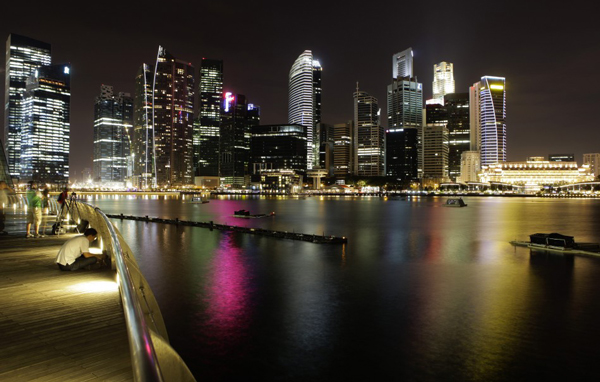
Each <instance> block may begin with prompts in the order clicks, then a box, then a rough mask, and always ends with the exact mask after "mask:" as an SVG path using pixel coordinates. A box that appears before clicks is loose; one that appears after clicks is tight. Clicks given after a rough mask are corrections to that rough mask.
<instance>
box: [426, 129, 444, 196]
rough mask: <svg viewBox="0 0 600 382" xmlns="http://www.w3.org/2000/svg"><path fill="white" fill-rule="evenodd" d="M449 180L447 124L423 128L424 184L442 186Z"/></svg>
mask: <svg viewBox="0 0 600 382" xmlns="http://www.w3.org/2000/svg"><path fill="white" fill-rule="evenodd" d="M447 180H448V129H447V128H446V123H428V124H426V125H425V126H424V127H423V183H429V185H433V184H438V185H439V184H440V183H442V182H446V181H447Z"/></svg>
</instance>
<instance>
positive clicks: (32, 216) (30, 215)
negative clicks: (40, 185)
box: [27, 182, 44, 237]
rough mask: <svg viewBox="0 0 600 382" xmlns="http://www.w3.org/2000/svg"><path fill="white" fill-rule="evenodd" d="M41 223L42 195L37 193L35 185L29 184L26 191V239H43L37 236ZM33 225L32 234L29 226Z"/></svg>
mask: <svg viewBox="0 0 600 382" xmlns="http://www.w3.org/2000/svg"><path fill="white" fill-rule="evenodd" d="M41 221H42V194H41V193H40V192H39V191H38V189H37V187H36V185H35V183H33V182H31V183H30V184H29V190H27V237H43V236H44V235H40V234H39V230H40V223H41ZM32 224H33V234H31V225H32Z"/></svg>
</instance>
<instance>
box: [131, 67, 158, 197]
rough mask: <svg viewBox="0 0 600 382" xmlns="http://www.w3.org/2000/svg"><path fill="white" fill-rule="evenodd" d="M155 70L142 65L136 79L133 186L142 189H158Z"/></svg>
mask: <svg viewBox="0 0 600 382" xmlns="http://www.w3.org/2000/svg"><path fill="white" fill-rule="evenodd" d="M153 83H154V70H153V69H152V68H151V66H150V65H147V64H142V66H141V67H140V69H139V70H138V72H137V75H136V77H135V93H134V98H133V134H132V142H131V143H132V160H133V184H134V185H135V186H137V187H140V188H149V187H156V185H157V184H156V171H155V168H156V162H155V160H154V159H155V146H154V128H153V127H154V125H153V123H152V113H153V110H154V108H153V101H154V97H153V94H154V93H153V90H152V89H153Z"/></svg>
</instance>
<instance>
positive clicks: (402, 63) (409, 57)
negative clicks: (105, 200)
mask: <svg viewBox="0 0 600 382" xmlns="http://www.w3.org/2000/svg"><path fill="white" fill-rule="evenodd" d="M413 56H414V54H413V50H412V48H408V49H406V50H403V51H402V52H398V53H396V54H394V55H393V56H392V78H398V77H413V76H414V74H413Z"/></svg>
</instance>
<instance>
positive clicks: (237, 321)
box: [204, 235, 252, 353]
mask: <svg viewBox="0 0 600 382" xmlns="http://www.w3.org/2000/svg"><path fill="white" fill-rule="evenodd" d="M232 236H233V235H229V236H228V237H226V238H225V237H224V238H223V240H222V241H221V245H220V247H219V248H218V249H217V250H216V251H215V253H214V257H213V261H212V264H211V267H212V268H213V269H212V272H211V278H210V279H209V280H207V286H206V296H205V303H206V311H205V315H206V316H205V317H206V321H205V324H204V325H205V330H206V332H205V333H204V334H205V335H206V336H207V337H209V338H210V340H211V341H214V342H215V343H218V346H217V349H218V351H220V352H224V353H229V352H230V351H232V350H233V348H234V347H235V346H236V345H237V344H238V343H239V342H240V340H241V339H242V338H243V337H245V336H246V334H247V332H248V328H249V326H250V323H251V318H252V306H251V297H252V287H251V285H250V283H249V271H248V269H247V268H246V264H245V261H244V257H243V256H244V253H243V252H242V250H241V249H240V248H239V247H238V246H237V245H236V243H234V239H233V237H232ZM217 349H213V350H217Z"/></svg>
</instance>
